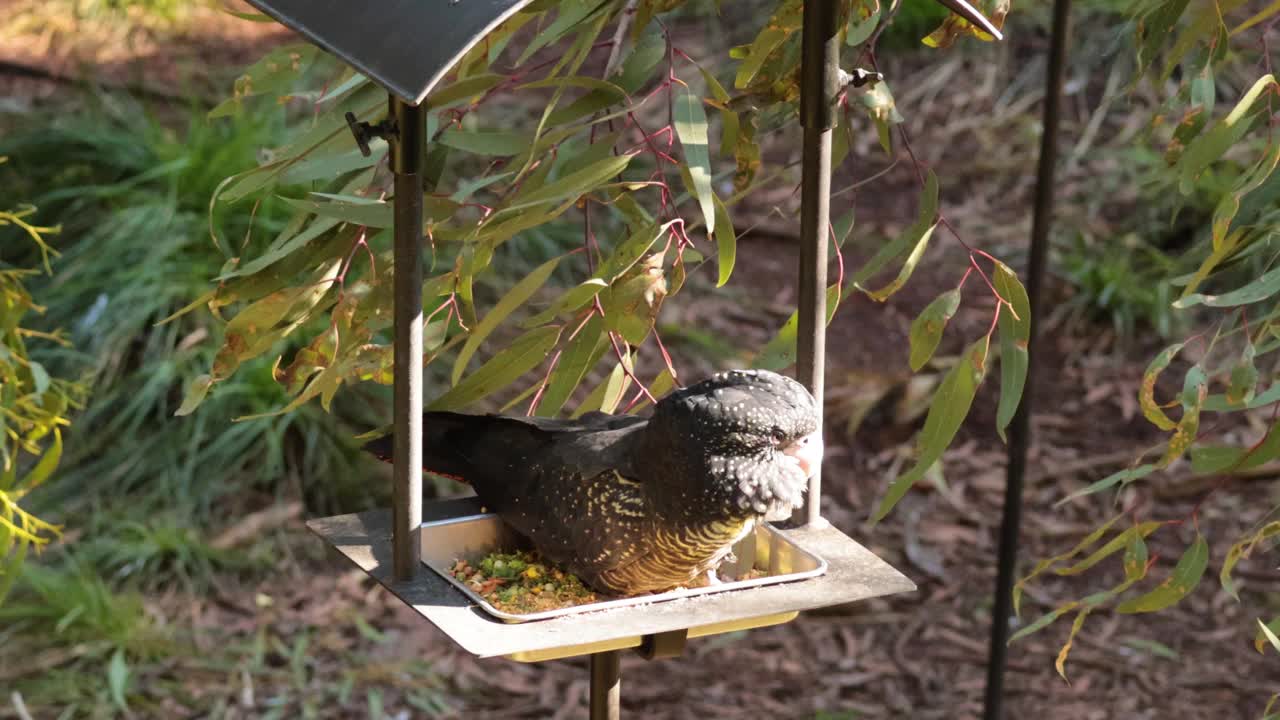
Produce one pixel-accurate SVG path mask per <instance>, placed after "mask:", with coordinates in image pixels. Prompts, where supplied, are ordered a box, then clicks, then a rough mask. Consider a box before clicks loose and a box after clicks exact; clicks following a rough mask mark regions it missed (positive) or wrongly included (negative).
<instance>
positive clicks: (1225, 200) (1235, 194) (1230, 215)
mask: <svg viewBox="0 0 1280 720" xmlns="http://www.w3.org/2000/svg"><path fill="white" fill-rule="evenodd" d="M1277 163H1280V143H1277V144H1273V145H1271V146H1270V147H1268V148H1267V153H1266V154H1265V155H1263V156H1262V157H1261V158H1259V159H1258V162H1257V163H1255V164H1254V166H1253V167H1252V168H1250V169H1249V171H1248V172H1246V173H1244V174H1243V175H1241V176H1240V178H1239V179H1238V180H1236V183H1235V185H1234V187H1232V188H1231V190H1230V191H1228V192H1227V193H1225V194H1224V195H1223V196H1222V199H1221V200H1219V201H1218V206H1217V207H1216V208H1215V209H1214V211H1213V246H1214V248H1215V249H1216V248H1218V247H1219V246H1220V245H1221V244H1222V243H1223V242H1225V240H1226V238H1227V230H1228V229H1229V228H1230V227H1231V221H1232V220H1235V218H1236V213H1238V212H1240V201H1241V200H1242V199H1243V198H1244V196H1245V195H1248V194H1249V193H1251V192H1253V191H1254V190H1257V189H1258V188H1259V187H1261V186H1262V184H1263V183H1265V182H1266V181H1267V180H1268V179H1269V178H1270V177H1271V173H1273V172H1275V169H1276V164H1277Z"/></svg>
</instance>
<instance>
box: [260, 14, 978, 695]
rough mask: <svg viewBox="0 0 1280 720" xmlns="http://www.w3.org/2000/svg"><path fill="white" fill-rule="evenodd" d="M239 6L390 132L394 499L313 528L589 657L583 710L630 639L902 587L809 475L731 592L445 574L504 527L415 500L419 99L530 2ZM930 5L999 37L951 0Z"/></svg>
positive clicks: (810, 294) (822, 143)
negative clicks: (485, 584) (353, 93)
mask: <svg viewBox="0 0 1280 720" xmlns="http://www.w3.org/2000/svg"><path fill="white" fill-rule="evenodd" d="M249 1H250V2H251V4H253V5H254V6H256V7H257V8H259V9H260V10H262V11H263V12H265V13H266V14H268V15H270V16H271V17H273V18H275V19H276V20H278V21H280V22H281V23H283V24H284V25H286V26H288V27H289V28H291V29H293V30H295V31H297V32H299V33H301V34H302V35H303V36H305V37H306V38H308V39H309V40H310V41H311V42H313V43H315V44H316V45H318V46H320V47H322V48H324V49H325V50H327V51H329V52H331V53H333V54H334V55H336V56H337V57H338V58H340V59H342V60H344V61H345V62H347V63H349V64H351V65H352V66H354V67H355V68H356V69H357V70H359V71H360V72H362V73H364V74H365V75H366V76H367V77H368V78H369V79H371V80H372V81H374V82H376V83H378V84H379V85H381V86H382V87H383V88H385V89H386V90H387V93H388V96H389V110H388V115H387V119H386V120H385V121H384V122H382V123H379V124H378V125H369V124H367V123H360V122H356V120H355V118H354V117H349V118H348V122H349V123H350V124H351V129H352V131H353V133H354V135H355V140H356V142H357V144H359V145H360V147H361V149H362V150H367V146H368V141H369V139H370V138H371V137H374V136H380V137H383V138H385V139H386V140H387V142H388V143H389V145H390V152H391V170H392V172H393V173H394V199H393V202H394V242H395V251H394V257H395V263H394V298H395V310H394V338H395V339H394V343H395V348H394V362H395V366H394V369H395V371H394V392H395V399H394V409H393V415H394V443H395V450H394V456H393V482H394V493H393V501H392V502H393V505H392V507H391V509H390V510H389V511H388V510H379V511H372V512H367V513H360V514H352V515H341V516H337V517H329V518H323V519H317V520H312V521H310V522H309V523H308V526H309V527H310V528H311V530H312V531H313V532H315V533H316V534H317V535H318V536H319V537H320V538H322V539H323V540H324V541H325V542H327V543H328V544H330V545H331V546H332V547H333V548H334V549H335V550H337V551H338V552H339V553H340V554H342V555H343V556H344V557H346V558H347V559H348V560H349V561H350V562H352V563H353V564H355V565H356V566H357V567H359V568H360V569H361V570H363V571H364V572H366V573H368V574H369V575H370V576H371V577H373V578H374V579H375V580H377V581H378V582H379V583H380V584H381V585H382V586H383V587H385V588H386V589H387V590H389V591H390V592H391V593H393V594H394V595H395V596H397V597H398V598H400V599H401V600H402V601H403V602H405V603H406V604H407V605H409V606H410V607H412V608H413V609H414V610H415V611H416V612H417V613H419V614H420V615H422V617H423V618H425V619H426V620H428V621H429V622H431V623H432V624H433V625H435V626H436V627H437V628H439V629H440V630H441V631H443V632H444V633H445V634H446V635H448V636H449V637H450V638H452V639H453V640H454V641H455V642H457V643H458V644H459V645H460V646H462V647H463V648H464V649H466V650H467V651H469V652H471V653H473V654H475V655H476V656H479V657H499V656H501V657H507V658H510V659H513V660H517V661H525V662H533V661H541V660H549V659H554V658H563V657H572V656H580V655H590V656H591V717H593V718H616V717H617V716H618V701H619V670H618V667H619V651H621V650H623V649H628V648H636V649H638V650H639V651H640V652H641V653H642V654H643V655H645V656H646V657H649V658H654V657H662V656H672V655H679V654H680V653H681V652H682V651H683V649H684V643H685V640H686V639H687V638H690V637H700V636H706V635H713V634H717V633H723V632H730V631H735V630H742V629H747V628H754V627H762V626H766V625H773V624H778V623H783V622H787V621H789V620H791V619H793V618H794V617H796V615H797V614H798V613H799V612H800V611H802V610H809V609H813V608H819V607H826V606H830V605H837V604H844V603H851V602H856V601H859V600H865V599H867V598H871V597H877V596H883V595H889V594H893V593H900V592H906V591H909V590H913V589H915V585H914V584H913V583H912V582H911V581H910V580H909V579H907V577H906V576H904V575H903V574H902V573H900V572H898V571H897V570H895V569H894V568H892V567H890V566H889V565H888V564H887V563H886V562H884V561H883V560H881V559H879V558H878V557H876V556H875V555H873V554H872V553H871V552H870V551H869V550H867V549H866V548H865V547H863V546H862V545H861V544H859V543H857V542H855V541H854V540H852V539H850V538H849V537H847V536H846V535H845V534H844V533H842V532H840V531H839V530H837V529H835V528H834V527H832V526H831V525H830V524H829V523H827V522H826V521H824V520H823V519H822V517H821V513H820V511H819V507H820V499H821V484H820V483H821V480H820V477H818V476H816V475H815V476H814V478H812V479H811V480H810V486H809V492H808V498H807V505H806V507H805V508H802V510H801V512H798V513H797V515H796V517H795V518H793V521H792V523H791V527H789V528H788V529H785V530H778V529H776V528H767V529H766V530H762V531H760V532H757V533H756V534H755V536H754V537H748V538H747V539H746V540H744V541H743V542H744V543H747V544H748V545H747V546H742V545H740V546H739V554H741V555H745V556H747V557H748V558H751V559H754V560H755V561H756V562H757V563H759V562H764V563H765V564H767V565H768V566H770V570H771V571H776V572H770V575H771V576H774V577H780V578H782V579H784V580H789V581H788V582H772V583H768V582H765V583H750V582H748V583H742V584H741V585H742V587H740V588H739V589H734V587H735V585H737V584H734V583H731V584H729V585H727V586H725V587H724V588H723V589H717V590H716V591H714V592H705V593H694V592H686V593H683V594H682V593H675V594H673V595H672V596H671V597H670V598H669V599H665V598H664V597H662V596H659V597H654V596H647V597H645V598H642V599H639V600H636V601H632V602H622V603H608V604H607V605H608V607H604V608H601V609H593V610H592V611H589V612H581V613H562V614H558V615H556V616H555V617H550V618H547V619H537V620H531V621H529V622H504V619H503V618H501V617H495V616H494V615H493V614H490V613H488V612H485V611H484V610H483V609H482V608H480V607H479V606H478V605H479V604H478V603H477V602H476V601H475V600H474V599H473V598H472V597H469V596H468V595H467V594H465V593H464V591H463V590H462V589H460V588H459V587H456V586H455V584H453V583H452V581H451V579H450V578H448V577H447V573H445V572H443V571H442V568H441V563H440V561H439V559H440V557H441V552H446V553H447V552H452V551H453V550H454V549H456V548H458V547H467V546H468V543H473V544H474V543H476V542H484V538H485V537H488V536H490V535H493V534H494V533H501V532H502V528H501V523H499V522H497V521H496V518H494V517H493V516H486V515H484V514H483V513H482V512H481V510H482V509H481V508H480V507H479V504H478V501H477V500H476V499H475V498H465V499H461V500H446V501H442V502H433V503H430V504H428V505H426V506H425V507H424V505H423V502H422V473H421V468H422V396H423V382H422V356H423V344H422V284H423V277H422V258H423V176H422V168H423V158H424V154H425V150H426V114H427V110H428V108H427V107H426V103H425V101H426V98H427V96H428V94H429V93H430V92H431V90H432V89H433V88H434V87H435V86H436V84H437V83H438V82H439V81H440V80H441V79H442V78H443V77H444V75H445V74H446V73H447V72H448V71H449V70H450V69H451V68H452V67H453V66H454V64H455V63H456V62H458V60H459V59H461V58H462V57H463V56H464V55H465V54H466V53H467V51H468V50H470V49H471V48H472V47H473V46H474V45H475V44H476V43H478V42H479V41H481V40H482V39H483V38H484V36H485V35H486V34H487V33H488V32H489V31H490V30H492V29H493V28H494V27H496V26H497V25H498V24H499V23H501V22H502V21H503V20H505V19H507V18H508V17H510V16H511V15H513V14H515V13H516V12H517V11H519V10H520V9H522V8H524V7H525V6H527V5H529V4H530V3H531V2H532V1H533V0H380V1H379V2H375V3H351V2H349V1H348V0H249ZM940 2H942V3H943V4H944V5H946V6H947V7H948V8H950V9H951V10H953V11H954V12H957V13H958V14H960V15H962V16H964V17H965V18H966V19H967V20H969V21H970V22H971V23H974V24H975V25H978V26H980V27H983V28H984V29H985V30H986V31H987V32H989V33H990V34H992V35H994V36H997V37H998V36H999V32H998V31H997V30H996V29H995V28H994V27H993V26H992V25H991V24H990V23H989V22H988V21H986V19H985V18H983V17H982V16H981V14H979V13H977V12H976V11H975V10H974V9H973V8H972V7H970V6H969V5H968V4H967V3H965V2H964V1H963V0H940ZM837 17H838V2H837V0H804V25H803V41H802V43H803V44H802V58H803V59H802V71H801V111H800V114H801V122H802V124H803V126H804V139H803V173H802V199H801V257H800V268H799V291H800V292H799V300H798V304H799V333H798V347H797V379H798V380H800V381H801V382H802V383H804V384H805V385H806V386H807V387H808V388H809V390H810V391H811V392H812V393H813V395H814V397H815V398H816V399H817V400H818V403H819V406H820V407H821V403H822V384H823V360H824V357H825V347H824V345H825V343H824V339H825V323H823V322H822V321H821V319H822V318H824V317H825V315H826V297H825V288H826V285H827V278H826V268H827V254H826V250H827V242H826V234H827V233H826V229H827V227H828V220H829V207H830V181H831V131H832V128H833V127H834V125H835V112H834V100H835V98H836V96H837V93H838V90H839V88H838V84H839V79H838V78H839V75H840V70H839V68H838V65H837V61H838V53H839V48H840V40H839V35H838V27H837ZM486 534H487V535H486ZM753 543H754V546H752V545H751V544H753ZM433 558H434V559H435V561H434V562H433ZM749 561H750V560H748V562H749ZM757 566H759V565H757ZM508 619H510V618H508Z"/></svg>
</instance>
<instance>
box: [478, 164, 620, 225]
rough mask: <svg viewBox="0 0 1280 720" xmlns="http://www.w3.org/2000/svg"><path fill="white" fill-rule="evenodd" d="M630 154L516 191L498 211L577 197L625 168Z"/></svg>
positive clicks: (520, 208) (510, 210) (507, 210)
mask: <svg viewBox="0 0 1280 720" xmlns="http://www.w3.org/2000/svg"><path fill="white" fill-rule="evenodd" d="M631 158H632V156H631V155H618V156H616V157H608V158H605V159H604V160H601V161H599V162H596V163H594V164H592V165H589V166H588V167H585V168H583V169H581V170H578V171H577V172H573V173H570V174H568V175H566V176H564V177H562V178H559V179H557V180H555V181H554V182H551V183H549V184H547V185H543V186H542V187H540V188H537V189H536V190H533V191H531V192H528V193H524V192H521V193H518V194H517V195H516V197H515V198H513V199H512V201H511V204H510V205H508V206H507V207H505V208H503V209H502V210H501V211H500V212H502V213H511V212H514V211H516V210H522V209H524V208H528V207H533V206H534V205H542V204H545V203H551V202H556V201H559V200H564V199H566V198H579V197H582V196H583V195H585V194H587V193H589V192H591V191H592V190H595V189H596V188H597V187H599V185H600V184H601V183H603V182H605V181H606V180H608V179H609V178H612V177H613V176H615V175H617V174H618V173H620V172H622V171H623V170H625V169H626V167H627V165H628V164H629V163H630V162H631Z"/></svg>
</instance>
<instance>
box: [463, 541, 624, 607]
mask: <svg viewBox="0 0 1280 720" xmlns="http://www.w3.org/2000/svg"><path fill="white" fill-rule="evenodd" d="M449 572H450V573H452V575H453V577H454V578H456V579H457V580H458V581H459V582H461V583H462V584H464V585H466V586H467V587H468V588H470V589H471V590H472V591H473V592H475V593H476V594H477V595H479V596H480V597H482V598H484V599H485V600H486V601H487V602H488V603H489V604H490V605H492V606H494V607H495V608H497V609H498V610H501V611H503V612H508V613H511V614H513V615H528V614H532V613H537V612H544V611H547V610H559V609H561V608H566V607H573V606H575V605H585V604H586V603H592V602H596V601H597V600H598V599H599V598H597V596H596V594H595V593H594V592H592V591H591V590H590V589H589V588H587V587H586V586H585V585H583V584H582V581H581V580H579V579H578V578H577V577H575V576H573V575H571V574H569V573H566V572H564V571H563V570H561V569H560V568H558V567H556V566H555V565H552V564H550V563H547V562H545V561H543V560H542V558H541V557H540V556H539V555H538V554H537V553H536V552H525V551H521V552H514V553H501V552H495V553H490V554H489V555H487V556H485V557H484V558H483V559H482V560H480V562H479V563H478V567H477V566H476V565H472V564H471V563H469V562H467V561H466V560H462V559H459V560H455V561H454V563H453V566H452V567H451V568H449Z"/></svg>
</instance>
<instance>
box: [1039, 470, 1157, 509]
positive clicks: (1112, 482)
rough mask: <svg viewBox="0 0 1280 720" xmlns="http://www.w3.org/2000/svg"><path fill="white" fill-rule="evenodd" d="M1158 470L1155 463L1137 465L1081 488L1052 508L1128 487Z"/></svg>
mask: <svg viewBox="0 0 1280 720" xmlns="http://www.w3.org/2000/svg"><path fill="white" fill-rule="evenodd" d="M1158 469H1159V468H1157V467H1156V465H1155V463H1146V464H1145V465H1139V466H1137V467H1131V468H1125V469H1124V470H1118V471H1116V472H1114V473H1111V474H1110V475H1108V476H1106V477H1104V478H1102V479H1101V480H1099V481H1097V482H1095V483H1093V484H1091V485H1089V486H1088V487H1085V488H1081V489H1080V490H1077V491H1075V492H1073V493H1071V494H1070V495H1068V496H1066V497H1064V498H1062V499H1061V500H1059V501H1058V502H1056V503H1054V504H1053V506H1054V507H1061V506H1062V505H1065V504H1067V503H1069V502H1071V501H1072V500H1075V499H1077V498H1082V497H1084V496H1086V495H1093V494H1094V493H1100V492H1102V491H1103V490H1108V489H1110V488H1113V487H1115V486H1117V485H1120V486H1124V485H1128V484H1129V483H1131V482H1133V481H1135V480H1141V479H1142V478H1144V477H1146V476H1148V475H1150V474H1151V473H1153V472H1155V471H1156V470H1158Z"/></svg>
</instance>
